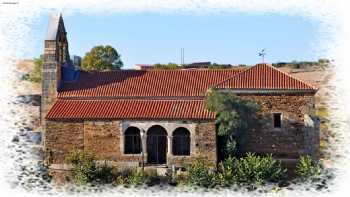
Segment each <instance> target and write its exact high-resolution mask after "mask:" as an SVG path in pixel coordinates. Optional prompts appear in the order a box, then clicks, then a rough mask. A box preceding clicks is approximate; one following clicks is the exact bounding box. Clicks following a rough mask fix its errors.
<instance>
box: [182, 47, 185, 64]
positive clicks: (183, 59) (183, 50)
mask: <svg viewBox="0 0 350 197" xmlns="http://www.w3.org/2000/svg"><path fill="white" fill-rule="evenodd" d="M184 64H185V48H181V66H183V65H184Z"/></svg>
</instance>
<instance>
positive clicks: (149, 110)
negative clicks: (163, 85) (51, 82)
mask: <svg viewBox="0 0 350 197" xmlns="http://www.w3.org/2000/svg"><path fill="white" fill-rule="evenodd" d="M46 118H48V119H98V118H102V119H179V120H184V119H192V120H200V119H214V118H215V114H214V113H213V112H209V111H208V110H206V109H205V106H204V101H203V100H134V99H129V100H120V99H118V100H64V99H59V100H57V101H56V102H55V104H54V105H53V106H52V108H51V110H50V111H49V112H48V114H47V115H46Z"/></svg>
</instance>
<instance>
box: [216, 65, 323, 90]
mask: <svg viewBox="0 0 350 197" xmlns="http://www.w3.org/2000/svg"><path fill="white" fill-rule="evenodd" d="M216 87H217V88H221V89H225V88H228V89H245V90H246V89H254V90H255V89H260V90H311V91H315V90H317V88H316V87H314V86H312V85H310V84H307V83H305V82H303V81H301V80H299V79H297V78H295V77H293V76H291V75H289V74H287V73H284V72H282V71H280V70H278V69H277V68H274V67H273V66H271V65H268V64H257V65H256V66H253V67H251V68H249V69H247V70H245V71H243V72H240V73H238V74H237V75H235V76H233V77H231V78H229V79H226V80H224V81H223V82H221V83H219V84H217V85H216Z"/></svg>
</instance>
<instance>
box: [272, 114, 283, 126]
mask: <svg viewBox="0 0 350 197" xmlns="http://www.w3.org/2000/svg"><path fill="white" fill-rule="evenodd" d="M281 126H282V113H274V114H273V127H274V128H281Z"/></svg>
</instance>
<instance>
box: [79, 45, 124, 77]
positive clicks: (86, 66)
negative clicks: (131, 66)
mask: <svg viewBox="0 0 350 197" xmlns="http://www.w3.org/2000/svg"><path fill="white" fill-rule="evenodd" d="M122 66H123V62H122V60H121V59H120V54H118V52H117V51H116V50H115V49H114V48H113V47H112V46H109V45H106V46H103V45H100V46H95V47H94V48H92V49H91V50H90V52H88V53H86V54H85V56H84V58H83V60H82V69H83V70H86V71H92V70H99V71H101V70H118V69H120V68H121V67H122Z"/></svg>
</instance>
